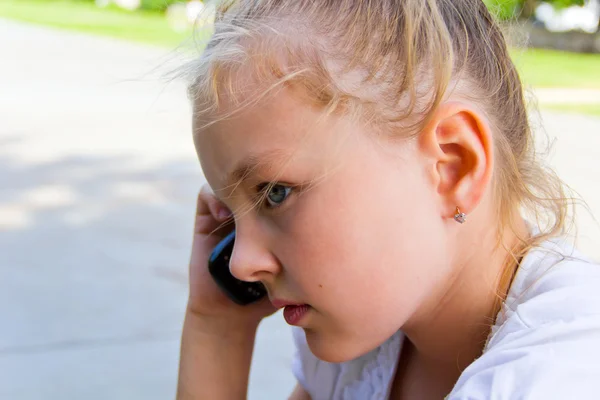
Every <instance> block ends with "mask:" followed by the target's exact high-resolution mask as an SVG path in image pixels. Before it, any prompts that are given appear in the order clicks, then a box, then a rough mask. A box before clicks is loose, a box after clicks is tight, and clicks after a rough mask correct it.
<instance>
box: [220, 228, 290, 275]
mask: <svg viewBox="0 0 600 400" xmlns="http://www.w3.org/2000/svg"><path fill="white" fill-rule="evenodd" d="M267 242H268V240H267V238H266V235H264V234H261V233H260V232H257V231H256V229H254V230H250V229H245V228H243V227H241V226H239V225H236V233H235V243H234V246H233V252H232V254H231V259H230V261H229V271H230V272H231V274H232V275H233V276H234V277H236V278H237V279H240V280H242V281H246V282H257V281H264V282H271V281H273V277H274V276H275V275H277V274H278V273H279V271H280V266H279V262H278V260H277V258H276V257H275V256H274V255H273V253H272V252H271V251H270V250H269V248H268V246H267Z"/></svg>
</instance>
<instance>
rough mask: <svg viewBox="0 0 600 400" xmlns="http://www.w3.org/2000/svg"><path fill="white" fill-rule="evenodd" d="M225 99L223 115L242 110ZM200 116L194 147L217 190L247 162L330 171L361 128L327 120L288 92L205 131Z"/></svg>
mask: <svg viewBox="0 0 600 400" xmlns="http://www.w3.org/2000/svg"><path fill="white" fill-rule="evenodd" d="M238 107H239V105H236V104H234V101H233V100H232V99H228V98H224V99H223V102H222V107H221V111H222V113H223V114H224V115H227V114H228V113H231V112H233V111H235V110H236V108H238ZM205 122H206V121H204V120H201V119H200V118H197V117H195V121H194V142H195V145H196V150H197V152H198V155H199V158H200V162H201V164H202V169H203V171H204V173H205V176H206V178H207V179H208V181H209V183H210V184H211V186H213V188H214V189H217V187H224V186H226V185H227V184H228V182H227V177H228V175H229V174H230V173H231V172H232V171H233V170H235V169H236V167H237V166H238V165H239V163H240V162H242V161H244V160H246V159H248V157H259V158H260V157H261V156H265V155H267V156H265V159H264V160H259V161H264V164H267V165H270V166H272V167H273V168H282V167H283V166H284V164H285V165H294V164H298V163H307V162H311V163H313V164H320V166H321V167H323V168H326V167H327V165H328V164H329V163H331V162H334V161H338V160H336V158H337V155H336V149H338V148H339V147H340V146H341V145H342V143H343V142H344V141H345V139H346V138H345V137H347V136H349V135H352V134H353V133H354V131H355V129H356V128H354V127H353V126H352V124H350V123H349V121H347V120H346V119H345V118H343V117H340V116H334V115H329V116H327V115H325V114H324V112H323V111H322V110H320V109H318V108H317V107H315V106H312V105H310V104H308V103H307V102H304V101H302V99H301V98H299V97H298V96H296V95H294V93H293V92H292V91H291V90H290V89H287V88H282V89H281V90H278V91H277V92H274V93H273V94H271V95H269V96H268V97H267V98H265V99H263V100H261V101H260V102H259V103H257V104H256V105H254V106H252V107H248V108H246V109H243V110H242V111H239V112H237V113H235V114H234V115H233V116H231V117H228V118H225V119H222V120H220V121H218V122H215V123H213V124H211V125H209V126H208V127H203V124H205Z"/></svg>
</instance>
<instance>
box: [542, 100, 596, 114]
mask: <svg viewBox="0 0 600 400" xmlns="http://www.w3.org/2000/svg"><path fill="white" fill-rule="evenodd" d="M541 107H542V108H545V109H548V110H553V111H560V112H565V113H570V114H585V115H592V116H594V117H600V103H598V104H542V105H541Z"/></svg>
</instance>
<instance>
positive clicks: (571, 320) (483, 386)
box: [449, 241, 600, 399]
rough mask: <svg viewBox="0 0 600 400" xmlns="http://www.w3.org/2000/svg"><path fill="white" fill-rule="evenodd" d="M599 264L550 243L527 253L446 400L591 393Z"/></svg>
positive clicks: (595, 386)
mask: <svg viewBox="0 0 600 400" xmlns="http://www.w3.org/2000/svg"><path fill="white" fill-rule="evenodd" d="M599 376H600V265H597V264H595V263H593V262H591V261H590V260H589V259H587V258H585V257H584V256H582V255H581V254H579V253H578V252H577V251H575V250H574V249H573V248H572V247H569V246H568V245H565V244H564V243H559V242H557V241H550V242H547V243H545V244H544V245H543V247H542V248H540V249H536V250H535V251H533V252H531V253H530V254H528V255H527V256H526V258H525V259H524V260H523V263H522V267H521V268H520V269H519V272H518V274H517V277H516V278H515V282H514V283H513V286H512V287H511V290H510V292H509V296H508V297H507V300H506V302H505V304H504V308H503V310H502V312H501V314H500V315H499V317H498V323H497V324H496V325H495V326H494V328H493V330H492V335H491V336H490V339H489V341H488V344H487V346H486V349H485V351H484V354H483V355H482V356H481V357H480V358H479V359H477V360H476V361H475V362H474V363H473V364H471V365H470V366H469V367H468V368H467V369H466V370H465V371H464V372H463V374H462V375H461V377H460V379H459V381H458V382H457V384H456V387H455V388H454V390H453V391H452V393H451V395H450V397H449V398H450V399H467V398H468V399H509V398H510V399H512V398H527V399H550V398H557V399H558V398H578V399H585V398H596V396H597V394H598V393H600V380H599V379H598V377H599Z"/></svg>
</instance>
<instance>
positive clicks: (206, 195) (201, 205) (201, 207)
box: [196, 184, 213, 215]
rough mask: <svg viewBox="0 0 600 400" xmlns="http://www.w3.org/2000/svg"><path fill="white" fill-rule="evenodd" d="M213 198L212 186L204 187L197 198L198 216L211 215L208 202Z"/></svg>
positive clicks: (205, 185) (206, 185)
mask: <svg viewBox="0 0 600 400" xmlns="http://www.w3.org/2000/svg"><path fill="white" fill-rule="evenodd" d="M211 196H213V192H212V189H211V188H210V186H209V185H208V184H204V185H202V188H200V192H199V193H198V197H197V198H196V215H205V214H210V208H209V206H208V201H209V200H210V197H211Z"/></svg>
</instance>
